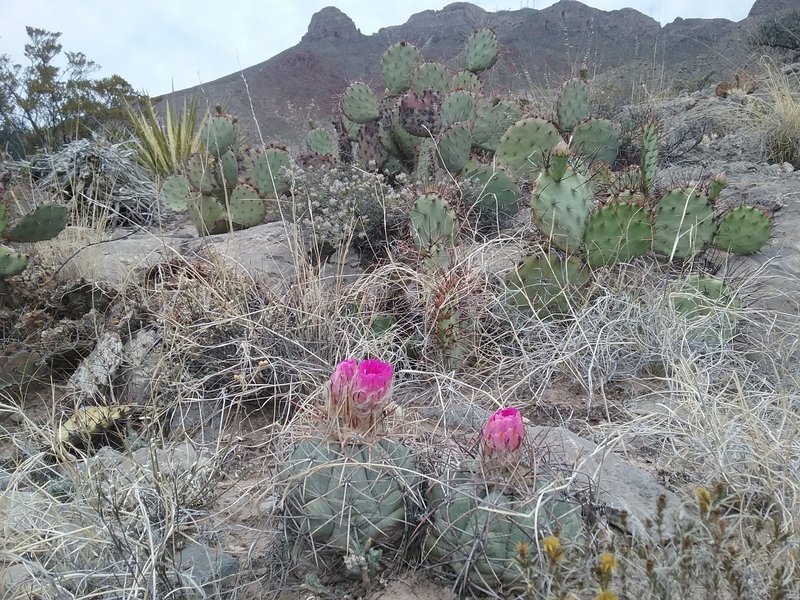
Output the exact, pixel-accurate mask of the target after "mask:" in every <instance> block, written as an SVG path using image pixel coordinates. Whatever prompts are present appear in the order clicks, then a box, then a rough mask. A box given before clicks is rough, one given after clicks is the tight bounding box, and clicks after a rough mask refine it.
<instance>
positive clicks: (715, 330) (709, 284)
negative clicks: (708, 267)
mask: <svg viewBox="0 0 800 600" xmlns="http://www.w3.org/2000/svg"><path fill="white" fill-rule="evenodd" d="M668 301H669V305H670V306H671V307H672V309H673V310H674V311H675V312H676V313H678V314H680V315H681V316H682V317H683V318H685V319H687V320H689V321H692V322H693V326H692V327H690V328H689V331H688V334H689V337H690V338H691V339H692V341H697V342H702V343H706V344H718V343H720V342H723V343H724V342H728V341H729V340H731V339H732V338H733V336H734V335H735V333H736V324H737V321H738V313H739V311H740V310H741V308H742V301H741V299H740V298H739V297H738V296H737V295H736V294H735V293H734V292H733V291H731V290H730V288H728V286H727V285H725V283H724V282H723V281H722V280H720V279H717V278H716V277H701V276H699V275H690V276H688V277H686V278H685V279H683V280H680V281H677V282H675V283H674V284H673V285H672V286H671V289H670V291H669V294H668Z"/></svg>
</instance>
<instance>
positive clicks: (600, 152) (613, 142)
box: [569, 119, 619, 164]
mask: <svg viewBox="0 0 800 600" xmlns="http://www.w3.org/2000/svg"><path fill="white" fill-rule="evenodd" d="M569 147H570V148H571V149H572V150H573V151H574V152H575V153H576V154H578V155H580V156H582V157H583V162H585V163H586V164H592V163H597V162H606V163H609V164H611V163H613V162H614V161H615V160H616V159H617V154H618V153H619V133H618V132H617V127H616V125H614V123H612V122H611V121H609V120H607V119H588V120H587V121H583V122H582V123H580V124H578V125H577V126H575V128H574V129H573V130H572V137H571V138H570V142H569Z"/></svg>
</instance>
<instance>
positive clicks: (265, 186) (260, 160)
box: [249, 148, 291, 198]
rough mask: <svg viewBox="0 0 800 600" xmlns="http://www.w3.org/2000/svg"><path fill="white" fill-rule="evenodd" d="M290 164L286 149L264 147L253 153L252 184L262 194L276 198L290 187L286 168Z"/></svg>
mask: <svg viewBox="0 0 800 600" xmlns="http://www.w3.org/2000/svg"><path fill="white" fill-rule="evenodd" d="M290 166H291V158H290V157H289V153H288V152H286V150H282V149H281V148H266V149H265V150H264V151H263V152H259V153H257V154H256V155H255V158H254V161H253V165H252V169H253V179H252V181H251V182H249V183H251V184H254V185H255V187H256V189H257V190H258V191H260V192H261V195H262V196H265V197H267V198H277V197H278V196H280V195H281V194H285V193H286V192H288V191H289V188H290V187H291V179H290V175H289V174H288V173H287V170H288V169H289V167H290Z"/></svg>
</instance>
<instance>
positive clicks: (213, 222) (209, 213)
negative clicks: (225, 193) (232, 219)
mask: <svg viewBox="0 0 800 600" xmlns="http://www.w3.org/2000/svg"><path fill="white" fill-rule="evenodd" d="M189 216H190V217H191V219H192V222H193V223H194V226H195V227H196V228H197V233H199V234H200V235H215V234H217V233H224V232H226V231H228V230H229V229H230V226H229V225H230V224H229V223H228V218H227V215H226V213H225V207H223V206H222V204H220V202H219V200H217V199H216V198H215V197H214V196H210V195H208V194H203V195H202V196H200V198H199V199H198V200H197V201H196V202H194V203H192V204H191V205H190V206H189Z"/></svg>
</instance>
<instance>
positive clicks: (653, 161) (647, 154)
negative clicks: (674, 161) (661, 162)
mask: <svg viewBox="0 0 800 600" xmlns="http://www.w3.org/2000/svg"><path fill="white" fill-rule="evenodd" d="M639 168H640V170H641V173H642V177H641V183H642V187H641V189H642V193H644V194H649V193H651V192H652V191H653V185H654V184H655V181H656V176H657V175H658V126H657V125H656V123H655V122H653V121H651V122H649V123H647V124H646V125H645V126H644V130H643V131H642V159H641V163H640V167H639Z"/></svg>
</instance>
